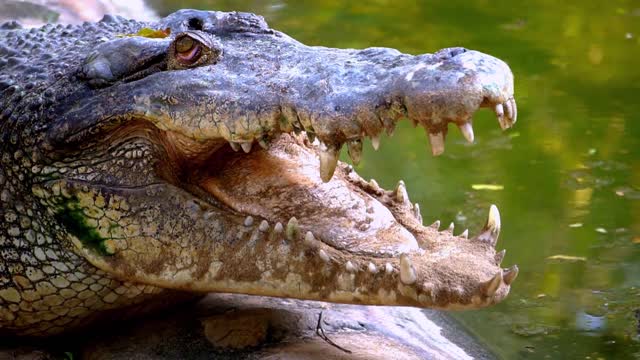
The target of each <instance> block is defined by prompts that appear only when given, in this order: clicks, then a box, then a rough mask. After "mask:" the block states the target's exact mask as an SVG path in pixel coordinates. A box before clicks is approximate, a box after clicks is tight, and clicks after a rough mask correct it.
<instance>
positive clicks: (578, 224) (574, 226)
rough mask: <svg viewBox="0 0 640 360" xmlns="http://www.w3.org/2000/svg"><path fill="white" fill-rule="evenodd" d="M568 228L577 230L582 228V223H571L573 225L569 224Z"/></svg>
mask: <svg viewBox="0 0 640 360" xmlns="http://www.w3.org/2000/svg"><path fill="white" fill-rule="evenodd" d="M569 227H570V228H579V227H582V223H573V224H569Z"/></svg>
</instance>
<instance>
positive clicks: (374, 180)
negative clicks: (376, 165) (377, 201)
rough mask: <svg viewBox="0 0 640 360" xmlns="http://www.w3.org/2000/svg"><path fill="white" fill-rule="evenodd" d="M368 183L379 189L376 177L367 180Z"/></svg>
mask: <svg viewBox="0 0 640 360" xmlns="http://www.w3.org/2000/svg"><path fill="white" fill-rule="evenodd" d="M369 185H370V186H371V187H372V188H374V189H375V190H378V189H380V185H378V182H377V181H376V179H371V180H369Z"/></svg>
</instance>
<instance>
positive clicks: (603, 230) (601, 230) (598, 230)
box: [596, 227, 608, 234]
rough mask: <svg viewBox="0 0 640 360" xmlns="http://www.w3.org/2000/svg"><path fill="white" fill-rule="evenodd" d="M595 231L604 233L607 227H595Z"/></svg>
mask: <svg viewBox="0 0 640 360" xmlns="http://www.w3.org/2000/svg"><path fill="white" fill-rule="evenodd" d="M596 232H597V233H600V234H606V233H608V231H607V229H605V228H601V227H599V228H596Z"/></svg>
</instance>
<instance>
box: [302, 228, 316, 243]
mask: <svg viewBox="0 0 640 360" xmlns="http://www.w3.org/2000/svg"><path fill="white" fill-rule="evenodd" d="M315 240H316V238H315V236H313V233H312V232H311V231H307V233H306V234H305V235H304V243H305V244H306V245H307V246H311V245H313V244H314V242H315Z"/></svg>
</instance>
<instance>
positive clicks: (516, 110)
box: [510, 99, 518, 124]
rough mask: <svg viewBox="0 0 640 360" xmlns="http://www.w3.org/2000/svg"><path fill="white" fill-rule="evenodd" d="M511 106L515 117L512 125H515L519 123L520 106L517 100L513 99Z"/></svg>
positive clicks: (512, 119)
mask: <svg viewBox="0 0 640 360" xmlns="http://www.w3.org/2000/svg"><path fill="white" fill-rule="evenodd" d="M510 101H511V106H512V107H513V117H512V118H511V124H515V123H516V121H518V105H517V104H516V99H511V100H510Z"/></svg>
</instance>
